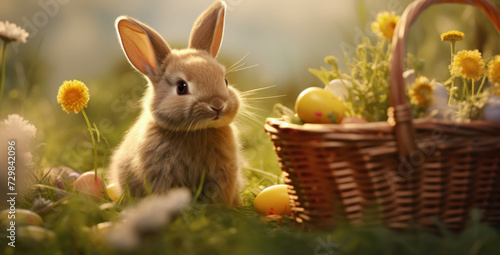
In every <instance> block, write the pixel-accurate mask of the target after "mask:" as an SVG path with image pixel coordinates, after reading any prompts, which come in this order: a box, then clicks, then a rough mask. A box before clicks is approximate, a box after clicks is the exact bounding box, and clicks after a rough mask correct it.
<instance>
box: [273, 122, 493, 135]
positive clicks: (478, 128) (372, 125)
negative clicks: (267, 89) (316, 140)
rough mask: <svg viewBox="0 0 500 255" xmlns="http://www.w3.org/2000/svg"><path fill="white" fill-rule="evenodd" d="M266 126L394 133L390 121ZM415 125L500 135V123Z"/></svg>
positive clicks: (417, 127)
mask: <svg viewBox="0 0 500 255" xmlns="http://www.w3.org/2000/svg"><path fill="white" fill-rule="evenodd" d="M266 124H268V125H273V126H278V127H279V128H280V129H282V130H285V129H293V130H297V131H304V132H312V133H326V132H342V133H344V132H363V131H371V132H377V131H378V132H393V128H394V125H392V124H390V122H388V121H377V122H367V123H345V124H333V123H332V124H324V123H306V124H304V125H299V124H294V123H289V122H286V121H285V120H284V119H282V118H267V119H266ZM413 124H414V125H415V128H416V129H426V130H429V129H446V130H456V131H457V132H459V133H461V134H464V133H470V135H477V134H483V135H484V134H485V132H486V133H492V134H498V135H500V122H495V121H486V120H474V121H470V122H454V121H449V120H442V119H432V118H421V119H414V120H413Z"/></svg>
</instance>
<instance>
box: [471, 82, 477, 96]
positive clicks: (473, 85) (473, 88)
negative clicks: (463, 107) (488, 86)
mask: <svg viewBox="0 0 500 255" xmlns="http://www.w3.org/2000/svg"><path fill="white" fill-rule="evenodd" d="M475 85H476V80H474V79H472V91H471V93H472V94H471V95H472V96H474V93H475V91H476V88H475Z"/></svg>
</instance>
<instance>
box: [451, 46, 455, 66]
mask: <svg viewBox="0 0 500 255" xmlns="http://www.w3.org/2000/svg"><path fill="white" fill-rule="evenodd" d="M454 56H455V41H451V63H453V57H454Z"/></svg>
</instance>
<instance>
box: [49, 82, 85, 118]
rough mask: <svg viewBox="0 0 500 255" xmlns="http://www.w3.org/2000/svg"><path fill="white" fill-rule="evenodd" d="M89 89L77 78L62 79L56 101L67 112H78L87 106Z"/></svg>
mask: <svg viewBox="0 0 500 255" xmlns="http://www.w3.org/2000/svg"><path fill="white" fill-rule="evenodd" d="M89 98H90V95H89V89H88V88H87V86H85V84H84V83H83V82H81V81H78V80H73V81H64V82H63V84H62V85H61V87H59V94H58V95H57V102H58V103H60V104H61V106H62V108H63V110H64V111H66V112H67V113H70V112H75V113H79V112H80V111H82V110H83V108H85V107H87V103H88V102H89Z"/></svg>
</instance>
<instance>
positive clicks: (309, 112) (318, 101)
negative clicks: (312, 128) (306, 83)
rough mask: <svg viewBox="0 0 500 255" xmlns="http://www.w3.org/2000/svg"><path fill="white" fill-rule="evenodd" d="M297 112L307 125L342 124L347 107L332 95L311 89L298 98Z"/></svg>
mask: <svg viewBox="0 0 500 255" xmlns="http://www.w3.org/2000/svg"><path fill="white" fill-rule="evenodd" d="M295 112H296V113H297V115H298V116H299V118H300V119H301V120H302V121H304V122H306V123H340V122H341V121H342V119H343V118H344V114H345V106H344V103H343V102H342V100H340V98H339V97H337V96H335V95H333V94H332V93H330V92H328V91H325V90H324V89H321V88H317V87H311V88H307V89H305V90H304V91H302V93H300V95H299V96H298V97H297V101H296V102H295Z"/></svg>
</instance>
